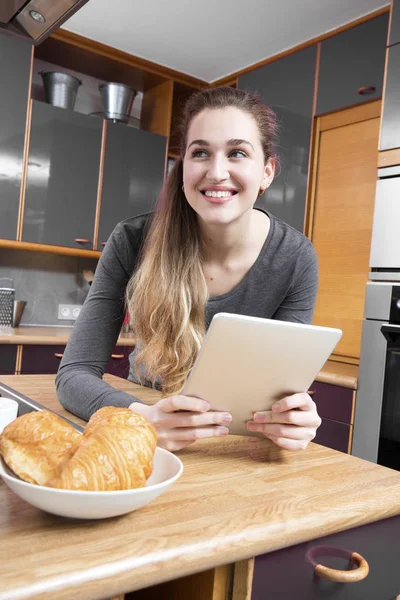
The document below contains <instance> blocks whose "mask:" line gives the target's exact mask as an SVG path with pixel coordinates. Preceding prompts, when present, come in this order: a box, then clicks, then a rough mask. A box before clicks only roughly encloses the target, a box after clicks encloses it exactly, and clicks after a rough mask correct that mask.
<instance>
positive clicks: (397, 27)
mask: <svg viewBox="0 0 400 600" xmlns="http://www.w3.org/2000/svg"><path fill="white" fill-rule="evenodd" d="M399 43H400V0H392V21H391V23H390V37H389V46H393V44H399Z"/></svg>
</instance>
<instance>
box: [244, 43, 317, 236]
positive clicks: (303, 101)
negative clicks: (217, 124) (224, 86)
mask: <svg viewBox="0 0 400 600" xmlns="http://www.w3.org/2000/svg"><path fill="white" fill-rule="evenodd" d="M316 57H317V50H316V46H311V47H310V48H306V49H304V50H300V51H299V52H295V53H294V54H290V55H289V56H285V57H284V58H281V59H279V60H276V61H274V62H272V63H269V64H267V65H265V66H263V67H260V68H259V69H254V70H253V71H250V72H248V73H245V74H244V75H242V76H241V77H239V79H238V87H239V88H240V89H241V90H249V91H255V92H258V93H259V94H260V96H261V98H262V101H263V102H264V103H265V104H268V105H270V106H271V107H272V108H273V110H274V111H275V112H276V114H277V116H278V119H279V124H280V127H279V133H278V135H279V146H278V153H279V155H280V159H281V168H280V170H279V171H277V173H276V176H275V179H274V181H273V182H272V184H271V186H270V187H269V188H268V189H267V191H266V192H265V193H264V194H263V195H262V196H261V197H260V198H259V199H258V200H257V203H256V206H260V207H263V208H265V209H266V210H268V211H270V212H271V213H273V214H274V215H276V216H277V217H279V218H280V219H282V220H283V221H285V222H286V223H288V224H289V225H292V227H294V228H295V229H298V230H299V231H301V232H303V230H304V211H305V205H306V194H307V180H308V157H309V153H310V138H311V122H312V110H313V97H314V80H315V69H316Z"/></svg>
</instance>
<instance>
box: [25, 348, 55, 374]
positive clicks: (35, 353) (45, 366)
mask: <svg viewBox="0 0 400 600" xmlns="http://www.w3.org/2000/svg"><path fill="white" fill-rule="evenodd" d="M64 349H65V346H42V345H39V344H38V345H32V346H31V345H26V346H23V348H22V362H21V374H35V373H36V374H55V373H57V371H58V367H59V365H60V360H61V357H62V354H63V352H64Z"/></svg>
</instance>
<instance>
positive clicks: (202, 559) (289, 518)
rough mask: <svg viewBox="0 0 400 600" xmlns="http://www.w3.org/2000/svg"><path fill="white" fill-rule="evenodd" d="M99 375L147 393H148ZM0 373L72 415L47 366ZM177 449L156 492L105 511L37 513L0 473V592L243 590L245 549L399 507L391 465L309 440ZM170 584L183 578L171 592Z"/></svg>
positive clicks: (86, 594)
mask: <svg viewBox="0 0 400 600" xmlns="http://www.w3.org/2000/svg"><path fill="white" fill-rule="evenodd" d="M105 379H106V380H107V381H108V382H109V383H111V384H112V385H113V386H114V387H116V388H118V389H121V390H124V391H126V392H128V393H132V394H134V395H136V396H140V397H142V398H143V399H144V400H145V401H146V402H154V401H155V400H156V399H157V398H158V393H157V392H155V391H153V390H148V389H143V388H140V387H139V386H136V385H134V384H132V383H130V382H128V381H125V380H123V379H118V378H115V377H113V376H106V377H105ZM0 380H1V382H2V383H5V384H6V385H8V386H10V387H12V388H14V389H16V390H18V391H19V392H21V393H23V394H25V395H28V396H30V397H31V398H33V399H34V400H37V401H39V402H41V403H42V404H45V405H46V406H48V407H50V408H53V409H55V410H57V411H58V412H60V413H61V414H65V415H66V414H68V416H69V417H71V415H70V414H69V413H66V412H65V411H64V410H63V409H62V408H61V407H60V405H59V404H58V402H57V400H56V395H55V388H54V381H53V376H46V375H44V376H43V375H19V376H18V375H16V376H2V377H0ZM76 421H77V422H79V419H76ZM179 456H180V458H181V459H182V461H183V463H184V473H183V475H182V477H181V478H180V479H179V480H178V481H177V482H176V483H175V484H174V485H173V486H172V487H171V488H170V489H169V490H168V491H167V492H166V493H165V494H163V495H162V496H160V497H159V498H158V499H156V500H155V501H154V502H152V503H151V504H149V505H148V506H145V507H144V508H142V509H140V510H139V511H137V512H133V513H131V514H129V515H125V516H123V517H120V518H114V519H108V520H104V521H83V522H80V521H73V520H69V519H63V518H61V517H56V516H53V515H49V514H46V513H44V512H41V511H40V510H38V509H36V508H34V507H32V506H30V505H29V504H27V503H25V502H23V501H22V500H20V499H19V498H18V497H17V496H15V495H14V494H13V493H12V492H11V491H9V490H8V488H7V487H6V486H5V485H4V484H3V483H1V484H0V540H1V543H0V600H22V599H24V600H25V599H40V600H50V599H51V600H58V599H68V600H71V599H72V598H73V599H74V600H80V599H82V600H90V599H101V598H103V599H104V598H108V597H110V596H114V597H116V596H117V595H118V594H123V593H124V592H127V591H129V590H141V589H143V588H147V587H148V586H153V585H156V584H161V583H162V582H166V581H170V580H175V581H174V582H173V584H170V585H174V586H175V587H174V590H175V591H174V592H173V591H171V590H172V588H171V587H170V588H169V590H170V591H169V592H167V593H166V592H165V590H164V592H162V591H160V595H159V596H153V597H159V598H163V599H164V598H165V599H167V600H172V599H173V598H175V597H176V598H178V597H181V598H186V597H190V598H194V599H199V600H200V599H201V600H206V599H207V598H212V599H213V600H219V599H225V598H227V597H228V595H229V597H230V598H233V599H235V600H244V599H245V598H250V591H249V590H250V583H249V582H250V581H251V569H252V560H251V557H254V556H257V555H260V554H264V553H267V552H271V551H274V550H276V549H279V548H285V547H288V546H291V545H293V544H296V543H300V542H303V541H306V540H311V539H314V538H318V537H320V536H323V535H326V534H329V533H335V532H339V531H343V530H346V529H350V528H354V527H356V526H358V525H363V524H367V523H372V522H374V521H377V520H380V519H384V518H387V517H391V516H395V515H398V514H400V473H397V472H395V471H391V470H389V469H386V468H384V467H380V466H377V465H375V464H373V463H369V462H366V461H363V460H361V459H358V458H355V457H352V456H348V455H346V454H342V453H339V452H335V451H333V450H330V449H328V448H325V447H323V446H318V445H316V444H310V446H309V448H308V449H307V450H306V451H304V452H298V453H290V452H286V451H283V450H280V449H279V448H277V447H276V446H275V445H274V444H272V442H270V441H268V440H259V439H256V438H249V437H239V436H228V437H226V438H223V439H217V438H215V439H213V440H203V441H202V442H197V443H196V444H193V445H192V446H189V447H188V448H187V449H185V450H183V451H181V452H179ZM233 565H234V566H233ZM196 573H199V575H193V574H196ZM189 575H191V577H189V578H186V579H182V578H183V577H185V576H189ZM179 586H186V587H185V589H186V593H185V594H181V595H180V596H179V593H177V592H176V589H180V590H182V587H180V588H179ZM188 586H190V589H191V591H190V592H188V591H187V590H188ZM158 589H159V590H161V589H162V588H158ZM141 593H142V592H137V593H136V594H134V595H133V596H132V597H133V598H136V597H138V598H139V597H142V596H141V595H140V594H141ZM143 593H145V591H144V592H143ZM119 597H122V596H119ZM146 597H150V596H146Z"/></svg>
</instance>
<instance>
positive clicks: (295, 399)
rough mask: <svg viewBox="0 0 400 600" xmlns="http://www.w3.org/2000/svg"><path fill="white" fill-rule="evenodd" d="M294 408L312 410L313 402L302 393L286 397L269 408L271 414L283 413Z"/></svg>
mask: <svg viewBox="0 0 400 600" xmlns="http://www.w3.org/2000/svg"><path fill="white" fill-rule="evenodd" d="M294 408H297V409H299V410H312V409H314V408H315V402H314V401H313V400H311V397H310V396H309V395H308V394H307V393H306V392H302V393H300V394H292V395H291V396H286V398H282V399H281V400H278V402H275V404H273V405H272V407H271V409H272V411H273V412H285V411H287V410H293V409H294Z"/></svg>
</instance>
